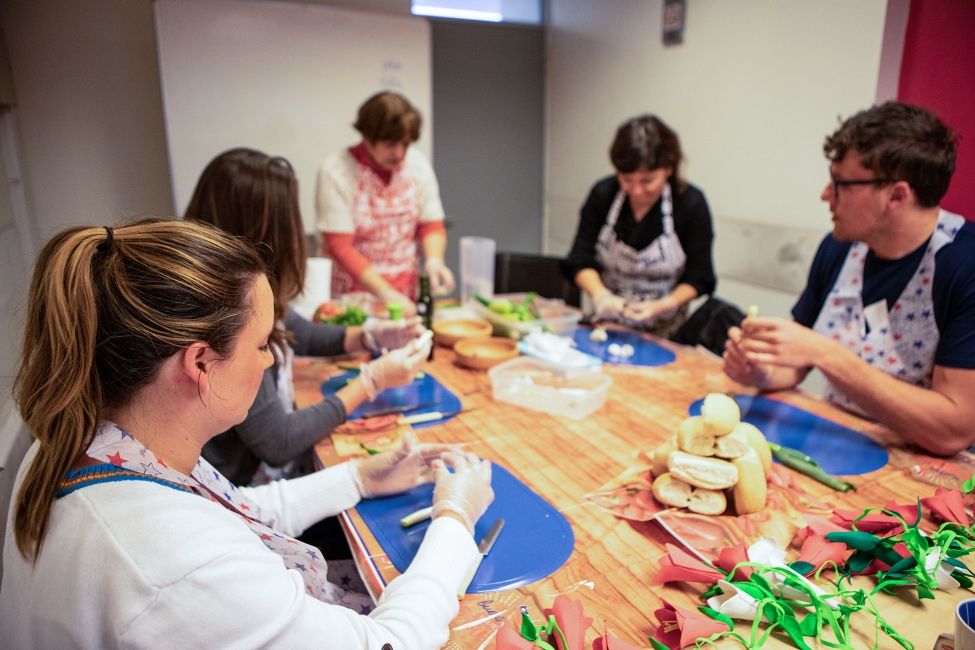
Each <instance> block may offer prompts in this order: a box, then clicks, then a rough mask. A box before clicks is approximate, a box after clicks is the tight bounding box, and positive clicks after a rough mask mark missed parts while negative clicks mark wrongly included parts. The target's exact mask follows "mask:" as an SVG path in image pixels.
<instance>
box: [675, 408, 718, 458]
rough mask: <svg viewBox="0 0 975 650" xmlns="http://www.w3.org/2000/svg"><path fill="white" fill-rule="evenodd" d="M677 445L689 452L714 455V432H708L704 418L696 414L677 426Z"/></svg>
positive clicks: (699, 454)
mask: <svg viewBox="0 0 975 650" xmlns="http://www.w3.org/2000/svg"><path fill="white" fill-rule="evenodd" d="M677 446H678V447H680V450H681V451H686V452H687V453H689V454H696V455H698V456H714V434H712V433H709V432H708V430H707V427H706V426H705V424H704V418H702V417H701V416H699V415H694V416H691V417H689V418H687V419H686V420H684V421H683V422H681V423H680V426H679V427H678V428H677Z"/></svg>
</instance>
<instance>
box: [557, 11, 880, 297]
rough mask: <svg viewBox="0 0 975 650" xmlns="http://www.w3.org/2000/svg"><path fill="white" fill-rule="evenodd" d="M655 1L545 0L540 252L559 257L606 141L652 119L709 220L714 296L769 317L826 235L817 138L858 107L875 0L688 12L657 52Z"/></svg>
mask: <svg viewBox="0 0 975 650" xmlns="http://www.w3.org/2000/svg"><path fill="white" fill-rule="evenodd" d="M662 4H663V3H662V1H661V0H604V1H603V2H591V1H586V0H550V3H549V20H550V25H549V30H548V39H549V40H548V68H547V78H546V81H547V98H546V117H547V130H546V143H547V145H546V155H545V162H546V194H545V205H546V241H545V248H546V251H547V252H550V253H552V254H563V253H565V252H566V251H567V250H568V248H569V246H570V244H571V241H572V237H573V236H574V234H575V228H576V226H577V223H578V210H579V207H580V206H581V204H582V201H583V200H584V198H585V195H586V193H587V192H588V190H589V188H590V186H591V185H592V183H593V182H594V181H595V180H596V179H597V178H599V177H601V176H603V175H605V174H608V173H611V172H612V168H611V166H610V163H609V156H608V150H609V145H610V142H611V140H612V137H613V134H614V133H615V130H616V128H617V127H618V126H619V124H620V123H622V122H623V121H624V120H626V119H628V118H629V117H631V116H634V115H637V114H639V113H643V112H653V113H656V114H658V115H659V116H660V117H661V118H662V119H663V120H664V121H665V122H667V123H668V124H670V126H671V127H673V128H674V129H675V130H676V131H677V133H678V134H679V135H680V137H681V142H682V145H683V147H684V151H685V155H686V158H687V160H686V165H685V167H684V170H683V171H684V176H685V177H686V178H687V179H689V180H690V181H691V182H692V183H694V184H695V185H698V186H699V187H700V188H701V189H702V190H703V191H704V192H705V194H706V196H707V198H708V201H709V203H710V205H711V210H712V213H713V215H714V219H715V230H716V234H717V237H716V243H715V259H716V265H717V270H718V276H719V288H718V291H719V293H720V294H721V295H722V296H723V297H726V298H729V299H731V300H733V301H739V302H740V303H742V304H749V303H751V302H755V301H756V300H757V301H759V304H760V305H761V306H762V308H763V312H764V313H769V314H772V313H779V314H784V313H786V311H787V310H788V307H789V306H790V305H791V302H792V300H793V299H794V297H795V295H796V292H797V291H798V290H799V289H800V288H801V286H802V284H803V283H804V280H805V272H806V270H807V268H808V263H809V259H810V258H811V256H812V254H813V253H814V252H815V246H816V245H817V244H818V242H819V239H820V238H821V236H822V235H823V234H824V233H825V232H826V231H827V230H828V229H829V225H830V224H829V212H828V210H827V209H826V207H825V205H824V204H822V203H821V202H820V201H819V199H818V196H819V193H820V191H821V190H822V188H823V185H824V183H825V181H826V180H827V169H826V161H825V159H824V158H823V155H822V142H823V137H824V136H825V135H826V134H827V133H829V132H831V131H832V130H833V129H835V127H836V126H837V118H838V116H844V117H845V116H848V115H849V114H851V113H853V112H855V111H857V110H860V109H862V108H866V107H868V106H869V105H870V104H872V103H873V101H874V97H875V93H876V89H877V79H878V69H879V64H880V52H881V45H882V40H883V33H884V15H885V11H886V2H885V1H884V0H863V1H858V2H846V1H844V0H821V1H818V2H806V1H804V0H748V1H743V0H742V1H736V2H728V1H726V0H690V1H689V2H688V3H687V4H688V9H687V21H686V27H685V30H684V42H683V44H681V45H676V46H667V47H665V46H664V45H663V42H662V37H661V31H662V30H661V17H662V14H663V8H662Z"/></svg>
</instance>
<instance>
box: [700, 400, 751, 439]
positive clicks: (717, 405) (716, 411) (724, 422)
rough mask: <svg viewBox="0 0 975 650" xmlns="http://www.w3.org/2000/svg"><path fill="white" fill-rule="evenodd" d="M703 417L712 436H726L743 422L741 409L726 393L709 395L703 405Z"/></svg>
mask: <svg viewBox="0 0 975 650" xmlns="http://www.w3.org/2000/svg"><path fill="white" fill-rule="evenodd" d="M701 417H702V418H704V424H705V425H706V426H707V429H708V432H709V433H711V435H714V436H724V435H727V434H729V433H731V430H732V429H734V428H735V425H736V424H738V422H740V421H741V409H739V408H738V403H737V402H736V401H735V400H733V399H731V398H730V397H728V396H727V395H725V394H724V393H708V394H707V395H706V396H705V397H704V403H703V404H701Z"/></svg>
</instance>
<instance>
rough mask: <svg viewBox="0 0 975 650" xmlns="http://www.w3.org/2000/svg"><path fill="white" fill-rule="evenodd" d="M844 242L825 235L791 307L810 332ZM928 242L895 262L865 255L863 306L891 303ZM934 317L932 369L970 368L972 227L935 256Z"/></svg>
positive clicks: (974, 285) (973, 357)
mask: <svg viewBox="0 0 975 650" xmlns="http://www.w3.org/2000/svg"><path fill="white" fill-rule="evenodd" d="M850 245H851V244H850V243H849V242H838V241H836V240H835V239H833V235H832V234H829V235H826V237H825V238H824V239H823V241H822V243H820V245H819V250H818V251H816V257H815V259H814V260H813V263H812V267H811V268H810V269H809V280H808V281H807V283H806V288H805V289H804V290H803V292H802V295H801V296H799V300H798V301H797V302H796V304H795V306H794V307H793V308H792V317H793V318H794V319H795V320H796V322H797V323H800V324H802V325H805V326H806V327H812V326H813V324H814V323H815V322H816V318H817V317H818V316H819V312H820V311H821V310H822V308H823V305H824V304H825V302H826V296H827V295H828V294H829V292H830V290H832V288H833V285H834V284H836V279H837V278H838V277H839V275H840V269H841V268H842V267H843V262H844V261H845V260H846V255H847V253H848V252H849V251H850ZM927 247H928V242H924V244H922V245H921V246H920V247H919V248H917V250H915V251H913V252H911V253H909V254H908V255H906V256H904V257H902V258H900V259H898V260H884V259H880V258H878V257H877V256H876V255H874V254H873V251H870V252H869V253H867V260H866V265H865V266H864V269H863V292H862V296H861V297H862V299H863V304H864V305H865V306H866V305H872V304H873V303H875V302H877V301H878V300H882V299H886V300H887V308H888V309H893V306H894V303H895V302H897V299H898V298H899V297H900V295H901V293H902V292H903V291H904V287H906V286H907V283H908V282H910V280H911V277H912V276H913V275H914V272H915V271H917V267H918V265H919V264H920V263H921V259H923V257H924V251H925V250H926V249H927ZM931 298H932V301H933V302H934V318H935V323H936V324H937V326H938V331H939V332H940V337H941V338H940V340H939V341H938V350H937V352H936V353H935V364H936V365H939V366H945V367H948V368H967V369H971V368H975V222H972V221H966V222H965V225H964V226H962V228H961V230H959V231H958V233H957V234H956V235H955V239H954V241H953V242H951V243H950V244H947V245H945V246H942V247H941V250H939V251H938V253H937V255H935V263H934V284H933V285H932V287H931Z"/></svg>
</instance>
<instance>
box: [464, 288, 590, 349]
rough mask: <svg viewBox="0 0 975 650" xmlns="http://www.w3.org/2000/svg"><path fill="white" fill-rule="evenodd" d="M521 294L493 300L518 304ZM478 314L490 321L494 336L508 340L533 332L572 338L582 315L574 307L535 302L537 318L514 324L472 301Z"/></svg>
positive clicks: (549, 301) (550, 300) (556, 302)
mask: <svg viewBox="0 0 975 650" xmlns="http://www.w3.org/2000/svg"><path fill="white" fill-rule="evenodd" d="M525 295H526V294H524V293H506V294H498V295H495V296H494V299H499V300H500V299H504V298H507V299H508V300H511V301H512V302H521V301H522V300H523V299H524V298H525ZM469 305H470V306H471V307H473V308H474V309H476V310H477V312H478V314H479V316H480V317H481V318H484V319H485V320H487V321H489V322H490V323H491V325H493V326H494V335H495V336H507V337H508V338H513V339H520V338H521V337H523V336H525V335H526V334H529V333H531V332H532V331H534V330H541V331H543V332H551V333H552V334H558V335H559V336H572V333H573V332H575V331H576V327H578V325H579V321H580V320H582V312H581V311H579V310H578V309H576V308H575V307H570V306H569V305H567V304H565V301H563V300H556V299H553V298H542V297H541V296H539V297H538V298H535V301H534V305H535V307H536V309H537V310H538V314H539V318H537V319H535V320H527V321H517V320H509V319H507V318H505V317H504V316H502V315H501V314H498V313H496V312H493V311H491V310H490V309H488V308H487V307H485V306H484V305H482V304H481V303H479V302H477V301H474V302H471V303H469Z"/></svg>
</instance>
